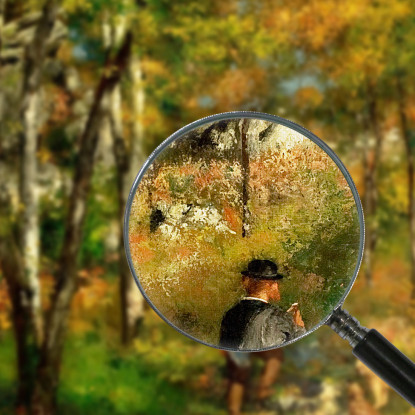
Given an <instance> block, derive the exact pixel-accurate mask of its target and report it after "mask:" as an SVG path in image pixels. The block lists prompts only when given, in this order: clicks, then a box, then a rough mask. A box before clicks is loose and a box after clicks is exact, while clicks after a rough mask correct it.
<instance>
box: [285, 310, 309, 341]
mask: <svg viewBox="0 0 415 415" xmlns="http://www.w3.org/2000/svg"><path fill="white" fill-rule="evenodd" d="M287 313H288V314H291V316H292V318H293V323H294V324H293V326H294V333H293V334H294V336H295V337H298V336H301V335H302V334H304V333H305V332H306V329H305V325H304V321H303V318H302V317H301V312H300V309H299V307H298V303H294V304H293V305H292V306H291V307H290V308H289V309H288V310H287Z"/></svg>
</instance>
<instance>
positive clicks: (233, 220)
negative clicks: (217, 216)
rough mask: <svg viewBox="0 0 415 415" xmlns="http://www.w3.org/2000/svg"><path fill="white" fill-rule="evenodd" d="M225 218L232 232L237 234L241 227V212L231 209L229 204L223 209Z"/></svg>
mask: <svg viewBox="0 0 415 415" xmlns="http://www.w3.org/2000/svg"><path fill="white" fill-rule="evenodd" d="M223 218H224V219H225V220H226V222H228V225H229V228H230V229H231V230H233V231H235V232H236V231H237V230H238V229H239V228H240V227H241V220H240V218H239V212H238V211H237V210H235V209H234V208H231V207H230V206H229V205H228V204H226V205H225V206H224V208H223Z"/></svg>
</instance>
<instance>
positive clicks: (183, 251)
mask: <svg viewBox="0 0 415 415" xmlns="http://www.w3.org/2000/svg"><path fill="white" fill-rule="evenodd" d="M193 252H194V251H193V250H192V249H190V248H186V247H185V246H182V247H180V248H179V249H178V250H177V252H176V255H177V257H178V258H186V257H188V256H190V255H192V254H193Z"/></svg>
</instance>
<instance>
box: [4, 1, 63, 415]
mask: <svg viewBox="0 0 415 415" xmlns="http://www.w3.org/2000/svg"><path fill="white" fill-rule="evenodd" d="M1 8H2V10H1V14H2V18H1V20H2V21H1V22H0V26H2V25H3V12H4V2H2V4H1ZM56 14H57V5H56V3H55V2H54V1H49V2H47V3H46V4H45V6H44V8H43V10H42V13H41V16H40V19H39V21H38V23H37V26H36V29H35V32H34V35H33V39H32V40H31V42H30V43H29V44H28V45H27V47H26V48H25V53H24V60H23V80H22V89H21V108H20V120H21V123H22V132H21V134H20V149H21V154H20V175H19V196H20V201H19V202H20V203H19V206H20V207H19V208H20V209H21V212H19V213H20V217H21V220H20V223H19V235H18V237H17V238H16V240H17V241H15V238H14V235H13V234H10V235H8V237H7V239H8V245H7V246H5V245H3V247H2V248H1V251H2V252H1V253H0V257H1V262H2V269H3V272H4V274H5V277H6V280H7V283H8V288H9V292H10V298H11V302H12V310H13V311H12V322H13V328H14V334H15V341H16V349H17V394H16V406H17V407H18V411H19V413H22V414H25V413H27V412H28V410H29V405H30V399H31V395H32V391H33V382H34V376H35V368H36V364H37V356H38V352H39V347H40V344H41V342H42V339H43V325H42V308H41V297H40V285H39V279H38V260H39V230H38V218H37V215H38V212H37V210H38V199H37V193H36V192H37V182H36V176H37V158H36V152H37V138H38V128H39V125H38V121H37V120H38V118H39V117H38V108H39V107H40V89H41V82H42V81H41V77H42V70H43V64H44V61H45V58H46V47H45V45H46V43H47V40H48V38H49V36H50V34H51V32H52V29H53V26H54V24H55V18H56ZM1 29H2V28H0V30H1Z"/></svg>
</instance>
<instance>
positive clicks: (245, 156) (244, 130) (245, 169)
mask: <svg viewBox="0 0 415 415" xmlns="http://www.w3.org/2000/svg"><path fill="white" fill-rule="evenodd" d="M248 128H249V119H248V118H245V119H243V120H242V122H241V124H240V134H241V165H242V237H243V238H244V237H246V236H249V233H250V228H249V226H250V224H249V208H248V200H249V191H248V189H249V153H248Z"/></svg>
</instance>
